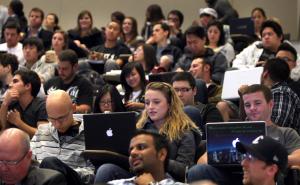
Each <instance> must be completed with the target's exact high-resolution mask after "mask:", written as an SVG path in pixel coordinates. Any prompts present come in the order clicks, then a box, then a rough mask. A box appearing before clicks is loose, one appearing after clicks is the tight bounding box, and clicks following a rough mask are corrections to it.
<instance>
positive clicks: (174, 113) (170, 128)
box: [136, 82, 198, 141]
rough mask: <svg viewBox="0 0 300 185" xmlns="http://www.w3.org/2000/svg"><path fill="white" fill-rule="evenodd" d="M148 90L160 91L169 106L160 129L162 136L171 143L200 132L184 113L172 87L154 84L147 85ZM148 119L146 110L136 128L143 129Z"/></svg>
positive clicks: (164, 84)
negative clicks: (193, 132) (187, 132)
mask: <svg viewBox="0 0 300 185" xmlns="http://www.w3.org/2000/svg"><path fill="white" fill-rule="evenodd" d="M148 90H154V91H160V92H161V93H162V94H163V95H164V96H165V98H166V99H167V102H168V104H169V110H168V113H167V115H166V118H165V123H164V124H163V125H162V127H161V128H160V129H159V133H160V134H163V135H166V136H167V137H168V139H169V140H170V141H174V140H177V139H180V138H181V137H182V136H183V134H184V133H185V132H186V131H189V130H192V129H196V130H198V127H197V126H196V124H195V123H194V122H193V121H192V120H191V119H190V118H189V117H188V116H187V115H186V114H185V113H184V111H183V104H182V102H181V100H180V99H179V97H178V96H177V94H176V92H175V90H174V89H173V87H172V86H171V85H169V84H167V83H164V82H152V83H149V84H148V85H147V87H146V92H147V91H148ZM148 118H149V116H148V113H147V111H146V109H144V111H143V113H142V115H141V117H140V119H139V120H138V122H137V124H136V127H137V128H138V129H141V128H143V127H144V126H145V124H146V122H147V120H148Z"/></svg>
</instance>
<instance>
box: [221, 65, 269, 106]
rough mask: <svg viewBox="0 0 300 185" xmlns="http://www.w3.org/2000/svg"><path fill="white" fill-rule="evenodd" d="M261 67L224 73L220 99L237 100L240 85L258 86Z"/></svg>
mask: <svg viewBox="0 0 300 185" xmlns="http://www.w3.org/2000/svg"><path fill="white" fill-rule="evenodd" d="M262 72H263V67H255V68H251V69H240V70H231V71H226V72H225V75H224V81H223V89H222V95H221V98H222V99H223V100H232V99H238V98H239V93H238V90H239V88H240V87H241V85H252V84H260V79H261V74H262Z"/></svg>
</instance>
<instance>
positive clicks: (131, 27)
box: [122, 17, 138, 48]
mask: <svg viewBox="0 0 300 185" xmlns="http://www.w3.org/2000/svg"><path fill="white" fill-rule="evenodd" d="M122 29H123V34H124V37H123V39H124V43H125V44H126V45H127V46H128V47H129V48H134V44H135V43H136V39H137V36H138V28H137V21H136V19H135V18H134V17H126V18H125V19H124V21H123V24H122Z"/></svg>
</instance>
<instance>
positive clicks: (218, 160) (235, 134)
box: [206, 122, 266, 166]
mask: <svg viewBox="0 0 300 185" xmlns="http://www.w3.org/2000/svg"><path fill="white" fill-rule="evenodd" d="M261 135H266V125H265V123H264V122H222V123H208V124H206V139H207V145H206V147H207V157H208V158H207V159H208V164H210V165H218V166H219V165H220V166H226V165H231V166H232V165H240V162H241V157H242V156H241V154H240V153H238V152H237V151H236V148H235V145H236V143H237V142H243V143H246V144H251V143H252V141H253V140H254V139H256V138H257V137H258V136H261Z"/></svg>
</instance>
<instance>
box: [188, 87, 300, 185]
mask: <svg viewBox="0 0 300 185" xmlns="http://www.w3.org/2000/svg"><path fill="white" fill-rule="evenodd" d="M241 100H242V101H243V107H244V109H245V113H246V116H247V120H249V121H265V122H266V126H267V136H270V137H271V138H273V139H275V140H277V141H279V142H280V143H281V144H282V145H283V146H285V148H286V150H287V152H288V166H299V165H300V136H299V135H298V134H297V132H296V131H295V130H294V129H292V128H288V127H280V126H277V125H276V124H275V123H274V122H272V120H271V112H272V109H273V105H274V100H273V98H272V93H271V91H270V89H269V88H268V87H266V86H264V85H258V84H255V85H251V86H247V87H246V88H245V89H243V91H242V92H241ZM201 179H210V180H212V181H214V182H217V183H218V184H220V185H222V184H230V182H231V181H230V180H232V179H231V178H230V171H229V170H228V169H227V170H224V169H223V170H222V169H221V168H217V167H213V166H210V165H207V153H205V154H204V155H202V156H201V157H200V158H199V160H198V164H197V165H195V166H193V167H192V168H191V169H190V170H189V171H188V175H187V180H188V182H194V181H197V180H201Z"/></svg>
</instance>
